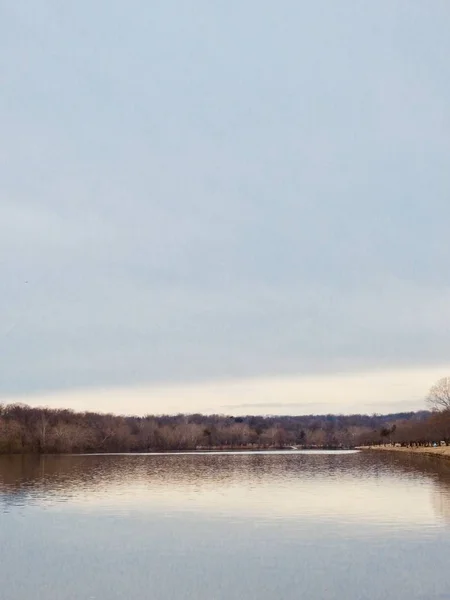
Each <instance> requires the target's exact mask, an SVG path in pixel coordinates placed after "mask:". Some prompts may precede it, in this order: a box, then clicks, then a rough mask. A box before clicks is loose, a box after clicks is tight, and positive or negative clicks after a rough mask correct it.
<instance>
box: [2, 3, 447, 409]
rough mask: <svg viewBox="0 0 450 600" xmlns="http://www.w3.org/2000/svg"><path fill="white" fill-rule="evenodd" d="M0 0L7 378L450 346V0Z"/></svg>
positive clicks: (258, 368) (170, 371) (245, 370)
mask: <svg viewBox="0 0 450 600" xmlns="http://www.w3.org/2000/svg"><path fill="white" fill-rule="evenodd" d="M282 8H284V9H285V10H286V11H287V12H284V11H283V10H282ZM3 11H4V13H5V18H3V19H1V20H0V40H1V42H0V43H1V45H2V50H3V52H2V56H5V57H8V56H10V57H14V60H9V61H8V60H7V59H6V58H5V61H4V65H3V66H4V83H5V85H4V88H5V90H6V92H5V94H3V95H2V98H0V126H1V127H2V132H3V135H2V139H1V141H0V157H1V158H2V160H1V162H0V177H1V179H2V184H3V188H2V189H3V197H2V219H1V222H0V264H1V268H2V294H1V295H0V361H1V377H0V395H2V396H3V397H12V398H14V397H27V396H28V395H30V396H32V395H33V394H44V395H45V394H47V393H51V392H52V391H54V392H56V391H58V393H65V392H66V391H67V392H68V393H72V392H73V393H78V391H80V393H81V391H82V390H84V389H89V390H95V389H102V388H104V389H108V390H114V388H116V387H117V388H119V389H122V388H123V389H129V388H131V389H133V388H136V387H142V388H149V389H153V388H154V387H158V386H161V385H163V384H169V385H170V384H173V385H175V384H183V385H185V384H192V385H194V384H195V385H197V384H198V382H203V381H214V380H215V381H217V382H219V383H220V382H221V381H231V380H262V379H263V378H267V379H269V380H278V379H280V380H284V379H285V378H286V379H290V378H291V379H295V378H296V377H298V378H303V377H308V376H311V377H316V376H317V377H319V376H324V378H325V380H326V378H327V377H328V375H330V376H332V375H333V374H337V373H340V372H344V373H357V372H361V373H365V372H367V371H370V370H377V369H378V370H380V371H381V370H386V369H401V368H410V369H413V368H414V367H417V368H419V369H422V368H430V369H432V368H434V367H435V366H436V365H437V366H439V365H442V364H445V363H446V362H449V361H450V350H449V346H448V335H449V325H448V324H449V323H450V312H449V311H450V309H449V306H450V302H449V300H450V298H449V296H450V287H449V285H448V283H447V282H446V280H445V277H443V275H442V274H443V273H445V272H446V271H447V268H448V259H449V254H450V242H449V239H448V235H447V222H448V217H449V216H450V208H449V204H448V197H449V192H450V174H449V170H448V168H447V164H446V158H445V157H447V156H448V154H449V151H450V135H449V129H450V119H449V111H448V106H449V100H450V86H449V84H448V82H447V81H446V80H445V78H442V72H443V71H444V69H445V65H444V63H443V58H442V57H443V56H446V55H447V54H448V51H450V42H449V40H448V35H447V32H448V25H449V13H448V10H447V8H446V6H445V5H440V4H437V5H436V6H435V7H434V8H433V11H429V9H428V8H425V7H423V8H422V7H419V6H414V7H412V6H411V3H410V2H408V1H407V0H397V2H396V3H395V8H393V7H391V6H389V7H388V6H387V5H386V6H384V5H380V4H379V3H373V4H372V5H371V6H370V7H368V8H367V10H364V11H361V10H359V9H357V8H355V6H354V3H352V2H347V1H346V2H344V3H341V5H340V8H339V10H337V9H336V8H335V6H334V4H333V3H332V2H329V3H328V10H326V11H323V10H322V9H321V8H320V7H318V6H315V5H313V4H311V5H310V6H308V7H299V5H298V3H295V2H293V1H291V0H287V2H286V3H285V5H283V7H278V8H273V7H269V6H265V7H263V8H261V6H260V5H259V4H257V3H256V2H255V1H254V0H246V1H245V2H243V3H241V5H240V6H239V10H238V12H237V13H236V12H234V11H233V10H232V9H230V10H228V9H227V11H223V10H222V9H221V8H220V7H218V6H213V5H212V4H210V3H206V2H204V3H201V4H200V5H199V8H198V10H197V11H194V12H192V11H190V10H184V9H183V8H182V7H180V6H177V8H176V10H174V6H172V4H171V3H170V2H169V3H168V4H165V5H164V6H163V5H161V6H158V7H150V6H149V5H148V4H147V3H145V2H143V1H142V0H133V2H132V5H131V8H129V7H127V8H126V9H124V8H121V7H119V6H114V8H112V7H111V6H110V5H109V4H108V5H107V3H106V2H100V3H99V4H98V5H96V7H92V6H90V5H89V6H88V4H87V3H86V2H85V1H84V0H81V1H80V2H78V3H77V4H76V5H74V6H70V7H69V6H67V7H65V8H60V9H57V8H55V7H51V6H48V7H45V8H42V7H40V8H39V10H38V9H37V8H36V7H35V6H34V5H33V4H32V3H30V2H26V3H25V4H23V5H21V6H14V7H13V6H11V7H8V8H4V9H3ZM286 14H289V15H290V16H289V18H286ZM87 15H89V17H87ZM255 15H257V16H255ZM6 24H7V25H6ZM24 31H25V32H26V35H24V34H23V32H24ZM249 32H251V38H252V44H251V45H249V43H248V40H249ZM26 281H27V282H28V284H27V285H25V282H26ZM317 381H318V380H317ZM296 401H297V400H293V402H296ZM393 401H394V400H393ZM242 402H243V403H245V402H246V401H245V400H243V401H242ZM270 402H272V400H270ZM285 402H286V400H285ZM226 404H227V401H226V400H224V405H226Z"/></svg>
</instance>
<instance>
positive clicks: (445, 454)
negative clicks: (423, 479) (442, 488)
mask: <svg viewBox="0 0 450 600" xmlns="http://www.w3.org/2000/svg"><path fill="white" fill-rule="evenodd" d="M358 449H359V450H364V451H369V452H403V453H407V454H419V455H421V456H434V457H437V458H445V459H447V460H450V446H438V447H437V448H431V447H426V446H419V447H415V448H405V447H400V446H362V447H360V448H358Z"/></svg>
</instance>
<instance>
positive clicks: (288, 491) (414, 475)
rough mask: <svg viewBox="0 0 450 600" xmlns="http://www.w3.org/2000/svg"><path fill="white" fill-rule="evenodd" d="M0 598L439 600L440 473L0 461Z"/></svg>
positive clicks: (445, 466) (324, 466) (445, 532)
mask: <svg viewBox="0 0 450 600" xmlns="http://www.w3.org/2000/svg"><path fill="white" fill-rule="evenodd" d="M0 541H1V544H0V597H1V598H2V599H5V600H75V599H77V600H78V599H83V600H84V599H91V600H92V599H96V600H115V599H118V598H120V599H131V600H133V599H143V598H152V599H156V600H158V599H162V600H163V599H174V600H184V599H188V598H189V599H193V600H203V599H205V600H206V599H208V600H222V599H223V600H225V599H226V600H230V599H239V600H241V599H242V600H245V599H252V598H255V599H260V600H265V599H270V600H273V598H280V599H283V600H290V599H296V600H297V599H300V598H305V599H306V600H316V599H317V600H323V599H339V600H365V599H367V600H369V599H370V600H375V599H377V600H386V599H388V598H393V599H395V600H403V599H405V600H415V599H419V598H420V599H423V600H431V599H433V598H439V599H444V598H450V570H449V558H448V557H449V555H450V461H449V463H447V462H445V461H439V460H436V459H433V458H429V459H425V458H424V459H420V458H417V457H405V456H403V455H402V456H398V455H368V454H364V453H362V454H360V453H353V454H351V453H349V454H344V453H319V454H307V453H294V452H292V453H279V454H228V455H221V454H214V455H134V456H132V455H122V456H113V455H109V456H67V457H43V458H41V459H39V458H36V457H35V458H30V457H27V458H22V457H3V458H0Z"/></svg>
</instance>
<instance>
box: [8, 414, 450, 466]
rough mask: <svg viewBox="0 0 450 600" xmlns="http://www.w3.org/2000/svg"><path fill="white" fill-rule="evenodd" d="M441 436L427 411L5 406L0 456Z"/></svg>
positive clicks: (446, 435)
mask: <svg viewBox="0 0 450 600" xmlns="http://www.w3.org/2000/svg"><path fill="white" fill-rule="evenodd" d="M447 422H448V423H447ZM445 424H447V425H448V427H447V428H446V426H445ZM447 429H448V430H447ZM441 438H442V439H446V440H447V439H450V419H448V418H447V419H446V418H443V414H441V413H439V415H437V414H434V413H429V412H427V411H421V412H408V413H397V414H390V415H371V416H369V415H345V416H344V415H331V414H330V415H307V416H244V417H233V416H224V415H200V414H191V415H184V414H179V415H175V416H171V415H163V416H152V415H149V416H145V417H137V416H115V415H112V414H99V413H95V412H83V413H81V412H74V411H72V410H68V409H49V408H32V407H30V406H27V405H24V404H8V405H3V406H1V405H0V453H2V454H13V453H71V452H74V453H76V452H154V451H177V450H178V451H179V450H209V449H225V450H226V449H258V448H260V449H270V448H274V449H275V448H286V447H291V446H295V447H299V448H353V447H355V446H357V445H362V444H376V443H382V442H386V441H389V442H399V443H402V442H404V443H406V442H409V441H411V440H414V441H418V442H419V441H420V440H423V441H433V440H435V439H436V440H438V439H439V441H440V439H441Z"/></svg>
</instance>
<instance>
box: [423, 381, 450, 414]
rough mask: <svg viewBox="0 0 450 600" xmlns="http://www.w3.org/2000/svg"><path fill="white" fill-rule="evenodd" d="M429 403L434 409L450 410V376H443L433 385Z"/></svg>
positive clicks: (429, 394) (428, 397)
mask: <svg viewBox="0 0 450 600" xmlns="http://www.w3.org/2000/svg"><path fill="white" fill-rule="evenodd" d="M427 404H428V406H429V407H430V408H431V409H432V410H440V411H442V410H450V377H443V378H442V379H439V381H438V382H436V383H435V384H434V385H433V387H432V388H431V389H430V391H429V392H428V396H427Z"/></svg>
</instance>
